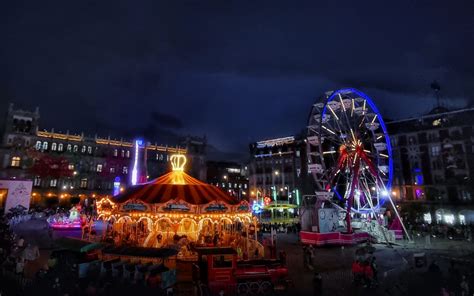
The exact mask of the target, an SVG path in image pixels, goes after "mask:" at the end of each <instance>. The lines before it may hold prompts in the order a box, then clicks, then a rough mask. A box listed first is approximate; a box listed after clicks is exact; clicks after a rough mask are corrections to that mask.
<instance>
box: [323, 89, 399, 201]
mask: <svg viewBox="0 0 474 296" xmlns="http://www.w3.org/2000/svg"><path fill="white" fill-rule="evenodd" d="M347 93H355V94H357V95H358V96H359V97H362V98H363V99H365V100H366V102H367V103H368V104H369V106H370V107H371V108H372V110H373V111H374V112H375V114H377V117H378V120H379V122H380V126H381V127H382V131H383V133H384V136H385V142H386V143H387V153H388V180H387V184H386V185H385V188H386V190H387V191H388V192H391V188H392V177H393V160H392V144H391V143H390V137H389V136H388V132H387V127H386V126H385V122H384V121H383V118H382V115H381V114H380V112H379V110H378V109H377V107H375V104H374V102H373V101H372V99H371V98H370V97H369V96H367V95H366V94H364V93H363V92H361V91H359V90H357V89H355V88H345V89H340V90H337V91H335V92H333V93H332V94H331V96H330V97H329V98H328V100H327V101H326V103H325V104H324V108H323V113H322V114H321V118H324V115H325V114H326V109H327V105H328V103H329V102H331V101H332V100H334V97H335V96H337V95H338V94H341V96H342V95H344V94H347ZM385 200H386V199H381V204H380V205H383V203H384V202H385ZM380 205H379V206H380Z"/></svg>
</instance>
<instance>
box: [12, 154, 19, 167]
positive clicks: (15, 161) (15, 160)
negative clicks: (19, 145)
mask: <svg viewBox="0 0 474 296" xmlns="http://www.w3.org/2000/svg"><path fill="white" fill-rule="evenodd" d="M20 162H21V158H20V157H19V156H13V157H12V160H11V162H10V165H11V166H12V167H15V168H18V167H20Z"/></svg>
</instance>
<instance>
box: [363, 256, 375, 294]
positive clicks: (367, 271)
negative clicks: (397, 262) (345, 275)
mask: <svg viewBox="0 0 474 296" xmlns="http://www.w3.org/2000/svg"><path fill="white" fill-rule="evenodd" d="M364 280H365V283H364V288H370V287H371V286H372V283H373V280H374V271H373V269H372V266H371V265H370V263H368V262H366V264H364Z"/></svg>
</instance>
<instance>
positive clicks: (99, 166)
mask: <svg viewBox="0 0 474 296" xmlns="http://www.w3.org/2000/svg"><path fill="white" fill-rule="evenodd" d="M96 171H97V172H98V173H100V172H102V164H98V165H97V169H96Z"/></svg>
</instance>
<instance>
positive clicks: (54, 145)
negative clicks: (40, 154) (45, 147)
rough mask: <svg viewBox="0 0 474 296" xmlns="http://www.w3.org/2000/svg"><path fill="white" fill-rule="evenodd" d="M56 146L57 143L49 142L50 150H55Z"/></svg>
mask: <svg viewBox="0 0 474 296" xmlns="http://www.w3.org/2000/svg"><path fill="white" fill-rule="evenodd" d="M57 147H58V144H56V143H53V144H51V151H56V148H57Z"/></svg>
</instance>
